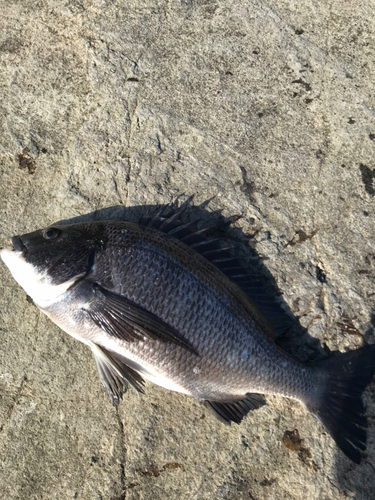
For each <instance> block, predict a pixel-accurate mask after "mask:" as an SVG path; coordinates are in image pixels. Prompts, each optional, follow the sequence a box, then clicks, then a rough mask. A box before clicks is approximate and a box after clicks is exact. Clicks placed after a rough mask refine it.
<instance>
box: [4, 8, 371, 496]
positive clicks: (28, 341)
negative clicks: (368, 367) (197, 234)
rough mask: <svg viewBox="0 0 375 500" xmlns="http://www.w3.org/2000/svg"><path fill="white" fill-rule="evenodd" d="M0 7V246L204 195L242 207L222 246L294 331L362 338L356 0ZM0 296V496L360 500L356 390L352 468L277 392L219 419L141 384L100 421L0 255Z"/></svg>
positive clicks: (93, 389) (365, 299) (362, 38)
mask: <svg viewBox="0 0 375 500" xmlns="http://www.w3.org/2000/svg"><path fill="white" fill-rule="evenodd" d="M1 10H2V16H1V19H0V62H1V66H0V108H1V113H0V116H1V120H0V127H1V133H0V176H1V177H0V247H2V246H5V245H7V242H8V240H9V238H10V237H11V236H12V235H14V234H21V233H23V232H28V231H31V230H34V229H36V228H39V227H45V226H47V225H48V224H49V223H51V222H54V221H56V220H61V219H70V218H75V217H78V216H80V215H83V214H90V213H91V214H92V215H91V216H92V217H101V216H102V215H103V214H102V212H97V211H98V210H100V209H103V208H105V207H116V206H118V207H120V208H118V209H113V210H112V212H105V213H104V215H105V214H106V215H108V213H110V214H112V213H113V214H115V216H119V214H125V213H129V214H133V216H134V217H135V215H134V214H135V212H136V211H135V212H134V211H133V212H131V210H130V211H128V212H126V209H125V208H121V207H137V206H139V205H155V204H157V203H163V204H164V203H167V202H170V201H172V200H174V199H175V198H176V197H178V196H181V200H185V199H186V198H187V197H188V196H190V195H193V194H194V195H195V198H194V203H195V204H197V205H198V204H200V203H202V202H204V201H205V200H207V199H210V198H213V199H212V201H211V202H210V204H209V205H208V209H210V210H215V211H216V210H222V213H223V215H224V216H229V215H233V214H239V215H241V216H242V218H241V219H240V220H238V221H237V222H236V223H235V227H236V228H237V229H233V230H232V234H233V235H236V234H237V233H238V234H245V235H248V236H251V238H250V245H251V246H252V247H253V248H255V250H256V251H257V252H258V253H259V254H260V255H261V256H262V257H263V261H264V265H265V266H266V268H267V269H268V270H269V272H270V274H271V275H272V276H273V279H274V280H275V282H276V284H277V287H278V288H279V289H280V291H281V292H282V293H283V299H284V300H285V302H286V303H287V304H288V306H289V307H290V309H291V311H292V312H293V313H294V314H295V315H296V316H298V317H299V318H300V323H301V324H302V325H303V326H304V327H308V329H309V334H310V336H311V337H313V338H316V339H318V340H319V341H320V342H321V343H325V344H327V346H328V347H329V348H330V349H332V350H336V349H340V350H346V349H353V348H356V347H357V346H360V345H362V344H363V343H365V342H370V343H373V342H374V341H375V335H374V324H375V320H374V318H375V293H374V279H375V241H374V215H375V203H374V202H375V162H374V156H375V96H374V89H373V82H374V80H375V64H374V55H373V39H374V36H375V22H374V19H375V18H374V10H373V4H372V2H370V1H366V0H365V1H363V2H346V3H342V2H341V3H338V2H332V1H328V2H323V3H322V2H318V1H316V0H314V1H312V2H308V4H305V5H301V2H297V1H295V0H281V1H280V0H278V1H275V0H270V1H268V2H266V3H265V2H261V1H257V0H249V1H248V2H245V3H244V2H242V1H240V0H233V1H231V0H229V1H227V2H223V1H219V0H205V1H203V0H202V1H201V0H195V1H192V0H180V1H178V0H170V1H168V2H159V1H153V0H138V1H125V0H111V1H109V0H71V1H69V2H67V1H65V0H54V1H49V0H38V1H36V0H23V1H22V2H19V1H7V2H3V4H2V7H1ZM116 210H117V212H116ZM116 214H117V215H116ZM0 290H1V291H0V332H1V344H0V398H1V405H0V456H1V460H0V482H1V496H2V498H4V499H5V498H6V499H7V500H16V499H17V500H18V499H19V500H21V499H22V500H24V499H25V498H27V499H28V500H34V499H35V500H36V499H41V500H52V499H59V500H61V499H64V500H65V499H79V500H124V499H126V500H135V499H150V498H152V499H155V500H161V499H166V498H168V499H179V500H193V499H194V500H211V499H212V500H214V499H215V500H216V499H228V500H239V499H252V500H255V499H257V500H263V499H264V500H266V499H275V498H277V499H282V498H285V499H296V500H297V499H298V500H299V499H301V498H306V499H315V498H316V499H317V498H319V499H344V498H345V499H347V498H356V499H364V500H365V499H366V500H368V499H369V498H372V497H371V495H374V491H375V472H374V468H375V384H374V383H373V384H372V385H371V386H370V388H369V389H368V391H367V404H368V410H367V411H368V415H369V430H368V436H369V437H368V450H367V458H365V459H364V460H363V463H362V464H361V465H360V466H355V465H354V464H351V463H349V461H348V460H347V459H346V458H345V457H344V456H343V455H342V453H341V452H339V450H338V449H337V448H336V446H335V444H334V442H333V441H332V439H331V438H330V437H329V436H328V435H327V434H326V433H325V432H324V430H323V429H322V427H321V426H320V424H319V423H318V422H317V421H316V420H315V419H314V418H313V417H312V416H311V415H309V414H308V413H307V412H306V411H305V410H304V408H303V407H301V406H300V405H299V404H298V403H295V402H293V401H289V400H286V399H282V398H276V397H272V398H268V402H269V404H268V405H267V406H266V407H263V408H261V409H260V410H258V411H256V412H254V413H253V414H251V415H249V416H248V417H247V418H246V420H245V421H244V422H243V423H242V425H241V426H232V427H230V428H226V427H224V426H222V425H221V424H220V423H219V422H217V421H216V420H215V419H213V418H211V416H210V415H209V414H208V413H206V411H205V410H204V409H203V408H202V407H201V406H200V405H199V404H198V403H197V402H195V401H193V400H191V399H189V398H187V397H185V396H183V395H179V394H176V393H171V392H168V391H165V390H163V389H161V388H158V387H156V386H152V385H151V384H148V385H147V393H146V396H144V397H140V398H138V397H137V396H136V395H135V394H134V393H132V392H129V393H128V394H126V395H125V398H124V401H123V402H122V404H121V405H120V406H119V408H118V409H115V408H113V407H111V405H110V403H109V400H108V397H107V395H106V394H105V391H104V389H103V388H102V386H101V384H100V381H99V378H98V376H97V374H96V370H95V366H94V362H93V360H92V359H91V355H90V353H89V352H88V350H87V348H85V346H83V345H81V344H79V343H78V342H76V341H75V340H73V339H71V338H70V337H68V336H67V335H66V334H64V333H63V332H62V331H60V330H59V329H58V328H57V327H56V326H54V325H53V324H52V323H51V322H50V321H49V320H48V319H47V318H46V317H45V316H44V315H43V314H42V313H40V312H39V311H38V310H37V309H36V308H35V307H34V306H33V305H32V304H31V303H29V302H28V300H27V298H26V295H25V293H24V292H23V290H21V288H20V287H18V286H17V284H16V283H15V282H14V280H13V279H12V278H11V276H10V274H9V273H8V271H7V269H6V268H5V266H4V265H1V266H0ZM294 429H297V432H295V433H292V431H293V430H294ZM287 431H288V432H289V434H288V433H287ZM300 439H302V440H303V441H300Z"/></svg>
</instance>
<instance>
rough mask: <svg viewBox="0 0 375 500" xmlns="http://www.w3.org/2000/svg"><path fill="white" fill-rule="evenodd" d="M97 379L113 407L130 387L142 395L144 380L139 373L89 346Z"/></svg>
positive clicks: (101, 348) (95, 347)
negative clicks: (96, 370) (105, 390)
mask: <svg viewBox="0 0 375 500" xmlns="http://www.w3.org/2000/svg"><path fill="white" fill-rule="evenodd" d="M90 347H91V350H92V353H93V355H94V359H95V363H96V367H97V369H98V373H99V378H100V380H101V382H102V384H103V385H104V387H105V388H106V389H107V392H108V395H109V397H110V398H111V402H112V404H113V405H114V406H117V405H118V404H119V402H120V400H121V398H122V396H123V394H124V393H125V392H126V391H127V389H128V386H129V385H130V386H132V387H133V389H135V390H136V391H137V392H140V393H141V394H144V390H143V386H144V383H145V382H144V380H143V378H142V377H141V376H140V375H139V373H138V372H137V371H135V370H133V368H130V367H129V366H127V365H126V364H124V363H123V362H121V361H120V360H119V359H117V358H116V356H115V355H114V354H113V353H111V352H110V351H107V349H104V347H101V346H98V345H97V344H91V346H90Z"/></svg>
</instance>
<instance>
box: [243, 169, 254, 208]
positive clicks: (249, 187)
mask: <svg viewBox="0 0 375 500" xmlns="http://www.w3.org/2000/svg"><path fill="white" fill-rule="evenodd" d="M240 169H241V172H242V181H243V184H242V186H241V191H243V192H244V193H245V194H246V196H247V197H248V198H249V199H250V200H251V201H253V193H254V184H253V183H252V182H250V181H248V179H247V171H246V169H245V168H244V167H240Z"/></svg>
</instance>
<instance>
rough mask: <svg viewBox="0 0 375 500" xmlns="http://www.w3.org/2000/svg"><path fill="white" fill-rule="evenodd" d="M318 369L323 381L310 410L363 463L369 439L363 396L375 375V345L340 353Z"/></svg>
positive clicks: (352, 455) (307, 403)
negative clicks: (363, 455) (363, 452)
mask: <svg viewBox="0 0 375 500" xmlns="http://www.w3.org/2000/svg"><path fill="white" fill-rule="evenodd" d="M314 366H315V369H316V370H317V372H318V373H317V374H318V378H319V381H320V382H319V383H318V384H317V391H316V394H317V395H316V396H315V397H314V398H312V399H311V400H309V401H306V402H305V404H306V407H307V408H308V410H309V411H310V412H311V413H312V414H313V415H314V416H315V417H316V418H317V419H318V420H319V421H320V422H321V423H322V425H323V426H324V428H325V429H326V430H327V431H328V432H329V433H330V435H331V436H332V437H333V439H334V440H335V441H336V444H337V446H338V447H339V448H340V449H341V450H342V451H343V452H344V453H345V455H346V456H347V457H349V458H350V460H352V461H353V462H355V463H357V464H359V463H360V462H361V459H362V455H361V451H364V450H365V449H366V438H367V433H366V429H365V428H366V426H367V421H366V417H365V408H364V404H363V401H362V394H363V392H364V390H365V389H366V387H367V385H368V384H369V383H370V381H371V379H372V377H373V376H374V373H375V344H374V345H368V346H365V347H362V348H360V349H357V350H355V351H349V352H346V353H337V354H336V355H334V356H332V357H331V358H329V359H327V360H324V361H320V362H318V363H316V364H315V365H314Z"/></svg>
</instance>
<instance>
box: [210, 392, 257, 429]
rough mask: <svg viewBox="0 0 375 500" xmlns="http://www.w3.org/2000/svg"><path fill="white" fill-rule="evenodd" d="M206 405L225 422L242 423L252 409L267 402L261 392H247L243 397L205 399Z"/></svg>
mask: <svg viewBox="0 0 375 500" xmlns="http://www.w3.org/2000/svg"><path fill="white" fill-rule="evenodd" d="M203 404H204V406H205V407H206V408H208V410H210V412H211V413H213V414H214V415H215V417H216V418H217V419H218V420H220V422H222V423H223V424H226V425H230V423H231V422H235V423H236V424H239V423H241V420H242V419H243V418H244V416H245V415H247V414H248V413H249V411H251V410H256V409H257V408H260V407H261V406H263V405H265V404H266V401H265V400H264V398H262V396H260V395H259V394H246V397H244V398H243V399H236V400H224V401H208V400H206V401H204V402H203Z"/></svg>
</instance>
